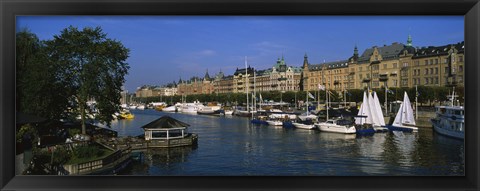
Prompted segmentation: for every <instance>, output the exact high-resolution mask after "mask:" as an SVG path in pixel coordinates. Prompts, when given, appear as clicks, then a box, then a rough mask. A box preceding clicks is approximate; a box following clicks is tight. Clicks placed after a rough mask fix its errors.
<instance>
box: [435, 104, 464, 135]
mask: <svg viewBox="0 0 480 191" xmlns="http://www.w3.org/2000/svg"><path fill="white" fill-rule="evenodd" d="M435 110H436V111H435V114H436V116H435V118H433V119H431V122H432V125H433V128H434V130H435V132H437V133H439V134H442V135H445V136H449V137H453V138H457V139H465V110H464V108H463V107H462V106H437V107H435Z"/></svg>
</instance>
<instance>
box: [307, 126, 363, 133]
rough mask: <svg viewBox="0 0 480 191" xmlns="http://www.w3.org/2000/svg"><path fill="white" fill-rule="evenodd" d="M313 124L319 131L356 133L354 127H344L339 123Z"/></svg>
mask: <svg viewBox="0 0 480 191" xmlns="http://www.w3.org/2000/svg"><path fill="white" fill-rule="evenodd" d="M315 126H316V127H317V128H318V129H319V130H320V131H325V132H332V133H344V134H354V133H356V132H357V131H356V129H355V127H353V126H352V127H345V126H341V125H331V124H315Z"/></svg>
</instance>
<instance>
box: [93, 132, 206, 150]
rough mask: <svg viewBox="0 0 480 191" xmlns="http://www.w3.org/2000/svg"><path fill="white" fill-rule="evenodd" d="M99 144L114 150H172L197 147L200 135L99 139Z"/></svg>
mask: <svg viewBox="0 0 480 191" xmlns="http://www.w3.org/2000/svg"><path fill="white" fill-rule="evenodd" d="M96 142H97V143H99V144H101V145H103V146H105V147H108V148H111V149H114V150H123V149H127V148H128V149H131V150H144V149H150V148H171V147H182V146H192V145H197V143H198V135H197V134H193V133H191V134H187V135H186V136H185V137H182V138H169V139H152V140H145V139H144V138H142V137H131V136H129V137H113V138H108V139H97V140H96Z"/></svg>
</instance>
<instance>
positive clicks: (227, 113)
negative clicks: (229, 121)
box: [224, 111, 233, 115]
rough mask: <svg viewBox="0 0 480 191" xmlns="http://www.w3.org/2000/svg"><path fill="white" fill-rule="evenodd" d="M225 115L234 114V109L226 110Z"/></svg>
mask: <svg viewBox="0 0 480 191" xmlns="http://www.w3.org/2000/svg"><path fill="white" fill-rule="evenodd" d="M224 114H225V115H233V111H225V113H224Z"/></svg>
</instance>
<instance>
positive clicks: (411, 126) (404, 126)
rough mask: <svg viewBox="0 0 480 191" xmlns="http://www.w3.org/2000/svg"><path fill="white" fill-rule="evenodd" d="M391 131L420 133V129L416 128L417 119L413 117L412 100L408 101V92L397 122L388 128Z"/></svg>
mask: <svg viewBox="0 0 480 191" xmlns="http://www.w3.org/2000/svg"><path fill="white" fill-rule="evenodd" d="M388 129H389V130H390V131H406V132H412V131H418V127H415V118H414V116H413V109H412V105H411V104H410V99H408V95H407V92H405V94H404V96H403V102H402V104H400V108H399V109H398V112H397V115H396V116H395V121H393V123H392V124H391V125H389V126H388Z"/></svg>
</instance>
